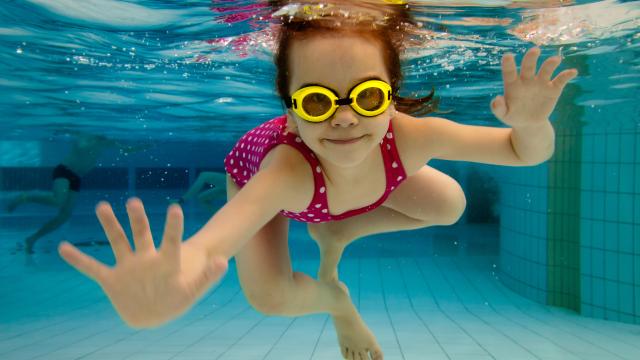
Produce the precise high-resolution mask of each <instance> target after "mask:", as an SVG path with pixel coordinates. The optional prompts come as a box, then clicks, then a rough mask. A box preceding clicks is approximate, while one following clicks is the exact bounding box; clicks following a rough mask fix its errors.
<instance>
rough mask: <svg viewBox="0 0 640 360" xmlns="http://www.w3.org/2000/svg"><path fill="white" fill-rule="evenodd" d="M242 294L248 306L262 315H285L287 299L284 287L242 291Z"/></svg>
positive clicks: (276, 286)
mask: <svg viewBox="0 0 640 360" xmlns="http://www.w3.org/2000/svg"><path fill="white" fill-rule="evenodd" d="M244 294H245V296H246V298H247V301H249V304H250V305H251V306H252V307H253V308H254V309H256V311H258V312H260V313H262V314H264V315H282V314H284V313H286V308H287V304H288V299H287V291H286V287H285V286H284V285H274V286H271V287H265V286H259V287H257V288H254V289H244Z"/></svg>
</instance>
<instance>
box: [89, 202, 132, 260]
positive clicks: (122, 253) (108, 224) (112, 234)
mask: <svg viewBox="0 0 640 360" xmlns="http://www.w3.org/2000/svg"><path fill="white" fill-rule="evenodd" d="M96 215H97V216H98V221H100V225H102V229H103V230H104V233H105V234H106V235H107V239H108V240H109V243H110V244H111V250H112V251H113V255H114V256H115V257H116V262H118V261H122V260H123V259H124V258H125V257H127V256H129V255H131V253H132V250H131V245H130V244H129V240H128V239H127V235H126V234H125V233H124V230H123V229H122V226H120V222H118V219H117V218H116V216H115V214H114V213H113V209H111V205H109V203H107V202H106V201H101V202H99V203H98V205H97V206H96Z"/></svg>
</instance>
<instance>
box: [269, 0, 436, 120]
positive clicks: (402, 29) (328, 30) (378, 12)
mask: <svg viewBox="0 0 640 360" xmlns="http://www.w3.org/2000/svg"><path fill="white" fill-rule="evenodd" d="M269 3H270V5H271V6H272V8H273V9H274V16H273V18H274V19H275V20H276V25H277V27H279V30H277V34H276V47H275V53H274V63H275V65H276V88H277V91H278V94H279V95H280V97H281V98H282V99H285V98H288V97H289V96H290V94H289V81H290V79H289V67H290V59H289V57H290V49H291V44H292V41H293V40H299V39H305V38H308V37H310V36H318V35H327V34H335V35H338V36H339V35H344V34H356V35H360V36H363V37H367V38H370V39H373V40H374V41H377V42H378V43H379V44H380V47H381V49H382V53H383V59H384V64H385V67H386V70H387V75H388V76H389V79H390V81H391V84H390V85H391V88H392V89H393V94H394V103H395V108H396V109H397V110H398V111H401V112H404V113H408V114H413V115H416V116H423V115H426V114H428V113H430V112H433V111H435V110H437V103H438V101H437V98H436V97H435V96H434V93H435V91H434V90H433V89H432V90H431V92H430V94H429V95H427V96H424V97H420V98H405V97H401V96H399V95H398V91H399V88H400V83H401V82H402V68H401V63H400V54H401V53H402V52H403V50H404V49H405V46H406V42H407V41H408V40H409V38H410V35H411V34H412V33H413V32H414V30H415V29H417V25H416V23H415V22H414V21H413V19H412V18H411V14H410V12H409V6H408V5H407V4H402V2H401V1H396V2H395V3H394V1H386V2H385V1H382V0H374V1H371V0H369V1H367V0H360V1H353V0H351V1H346V0H343V1H338V0H328V1H325V2H318V1H310V0H306V1H305V0H302V1H298V2H295V3H292V2H290V1H282V0H272V1H269Z"/></svg>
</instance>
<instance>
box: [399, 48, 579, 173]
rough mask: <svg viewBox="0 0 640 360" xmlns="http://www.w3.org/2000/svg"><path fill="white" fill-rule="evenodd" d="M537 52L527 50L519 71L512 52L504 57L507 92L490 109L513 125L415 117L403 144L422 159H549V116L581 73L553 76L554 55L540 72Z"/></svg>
mask: <svg viewBox="0 0 640 360" xmlns="http://www.w3.org/2000/svg"><path fill="white" fill-rule="evenodd" d="M539 54H540V50H539V49H538V48H533V49H531V50H530V51H529V52H527V54H526V55H525V56H524V58H523V60H522V66H521V72H520V74H518V72H517V69H516V64H515V61H514V59H513V55H505V56H504V58H503V63H502V73H503V81H504V96H498V97H496V98H495V99H494V100H493V101H492V103H491V110H492V111H493V113H494V115H495V116H496V117H497V118H498V119H499V120H501V121H502V122H503V123H505V124H507V125H509V126H511V128H495V127H486V126H470V125H462V124H458V123H455V122H453V121H449V120H446V119H442V118H435V117H432V118H426V119H422V120H415V119H414V120H413V121H404V122H403V124H405V129H404V131H403V134H404V137H405V138H406V139H407V140H406V141H404V143H406V145H405V147H406V148H412V147H413V148H414V149H416V150H415V151H411V152H412V153H414V154H422V157H424V154H428V158H440V159H446V160H464V161H473V162H480V163H488V164H497V165H513V166H523V165H535V164H538V163H541V162H543V161H545V160H547V159H549V158H550V157H551V155H552V154H553V150H554V142H555V140H554V131H553V127H552V126H551V123H550V122H549V116H550V115H551V112H552V111H553V108H554V107H555V105H556V102H557V101H558V98H559V97H560V94H561V93H562V90H563V88H564V86H565V85H566V84H567V82H569V80H571V79H573V78H574V77H575V76H576V75H577V71H576V70H575V69H571V70H565V71H563V72H561V73H560V74H559V75H558V76H556V77H555V78H554V79H551V75H552V74H553V71H554V70H555V69H556V68H557V66H558V65H559V64H560V58H559V57H557V56H554V57H551V58H549V59H547V60H546V61H545V62H544V63H543V64H542V66H541V67H540V71H539V72H538V74H536V61H537V59H538V56H539ZM418 156H419V155H418ZM424 160H425V159H419V161H424ZM427 160H428V159H427Z"/></svg>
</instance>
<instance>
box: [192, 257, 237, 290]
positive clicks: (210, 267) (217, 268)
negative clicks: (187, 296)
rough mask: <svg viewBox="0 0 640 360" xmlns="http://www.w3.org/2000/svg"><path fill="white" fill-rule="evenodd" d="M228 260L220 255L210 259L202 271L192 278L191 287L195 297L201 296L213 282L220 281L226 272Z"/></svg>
mask: <svg viewBox="0 0 640 360" xmlns="http://www.w3.org/2000/svg"><path fill="white" fill-rule="evenodd" d="M228 266H229V263H228V261H227V260H226V259H225V258H223V257H221V256H218V257H215V258H214V259H213V260H210V261H209V263H208V264H207V266H206V267H205V269H204V270H203V271H202V273H201V274H200V275H199V276H198V277H197V278H196V279H195V280H194V283H193V289H194V293H195V294H196V297H200V296H202V295H203V294H204V293H205V292H206V291H207V290H208V289H209V288H210V287H211V285H213V284H214V283H217V282H218V281H220V279H221V278H222V276H224V274H225V273H226V272H227V268H228Z"/></svg>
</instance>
